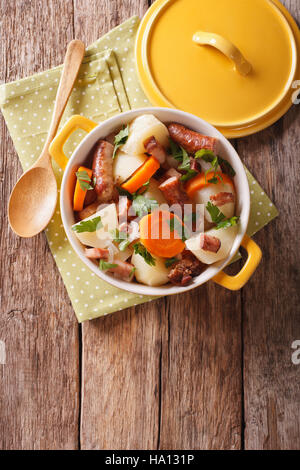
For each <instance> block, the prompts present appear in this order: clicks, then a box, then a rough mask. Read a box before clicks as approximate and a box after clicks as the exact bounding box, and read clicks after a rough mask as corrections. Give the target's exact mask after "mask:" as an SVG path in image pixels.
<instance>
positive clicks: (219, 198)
mask: <svg viewBox="0 0 300 470" xmlns="http://www.w3.org/2000/svg"><path fill="white" fill-rule="evenodd" d="M210 200H211V201H212V202H213V203H214V205H215V206H218V207H220V206H224V205H225V204H229V203H230V202H234V194H232V193H227V192H221V193H218V194H213V195H212V196H210Z"/></svg>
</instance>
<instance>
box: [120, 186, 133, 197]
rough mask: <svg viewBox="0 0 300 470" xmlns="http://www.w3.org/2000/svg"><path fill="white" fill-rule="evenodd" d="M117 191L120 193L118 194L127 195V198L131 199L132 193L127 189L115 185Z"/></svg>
mask: <svg viewBox="0 0 300 470" xmlns="http://www.w3.org/2000/svg"><path fill="white" fill-rule="evenodd" d="M117 191H118V193H119V194H120V196H126V197H128V199H130V200H132V194H131V193H130V192H129V191H127V189H124V188H121V187H120V186H117Z"/></svg>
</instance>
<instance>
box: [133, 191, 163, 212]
mask: <svg viewBox="0 0 300 470" xmlns="http://www.w3.org/2000/svg"><path fill="white" fill-rule="evenodd" d="M157 207H158V202H157V201H156V200H155V199H147V198H146V197H145V196H142V195H138V196H136V197H135V198H134V199H133V203H132V208H133V209H134V211H135V213H136V214H137V215H138V217H142V216H143V215H145V214H148V212H149V211H151V210H153V209H157Z"/></svg>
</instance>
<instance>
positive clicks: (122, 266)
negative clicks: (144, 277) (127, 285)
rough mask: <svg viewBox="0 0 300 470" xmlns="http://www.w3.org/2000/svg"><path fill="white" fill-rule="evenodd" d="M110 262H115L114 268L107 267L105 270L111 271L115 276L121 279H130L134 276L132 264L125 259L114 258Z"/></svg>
mask: <svg viewBox="0 0 300 470" xmlns="http://www.w3.org/2000/svg"><path fill="white" fill-rule="evenodd" d="M112 264H117V267H116V268H109V269H108V270H107V271H108V272H110V273H113V274H114V276H115V277H117V278H119V279H123V281H128V282H130V281H132V279H133V276H134V266H133V264H131V263H127V261H120V260H114V261H113V263H112Z"/></svg>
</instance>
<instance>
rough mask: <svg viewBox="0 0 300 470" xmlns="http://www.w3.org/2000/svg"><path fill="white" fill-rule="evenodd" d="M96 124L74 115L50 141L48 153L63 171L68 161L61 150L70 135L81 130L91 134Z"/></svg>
mask: <svg viewBox="0 0 300 470" xmlns="http://www.w3.org/2000/svg"><path fill="white" fill-rule="evenodd" d="M96 126H98V124H97V123H96V122H94V121H91V120H90V119H87V118H86V117H84V116H80V115H77V114H75V115H74V116H72V117H71V118H70V119H69V120H68V121H67V122H66V124H65V125H64V127H63V128H62V130H61V131H60V132H59V133H58V134H57V135H56V137H55V139H54V140H52V142H51V145H50V147H49V153H50V155H51V157H53V158H54V160H55V161H56V163H57V164H58V165H59V166H60V167H61V169H62V170H64V169H65V168H66V166H67V163H68V159H67V157H66V155H65V154H64V151H63V148H64V145H65V143H66V142H67V140H68V139H69V137H70V136H71V134H73V132H74V131H76V130H77V129H82V130H83V131H86V132H91V130H93V129H94V128H95V127H96Z"/></svg>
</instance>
